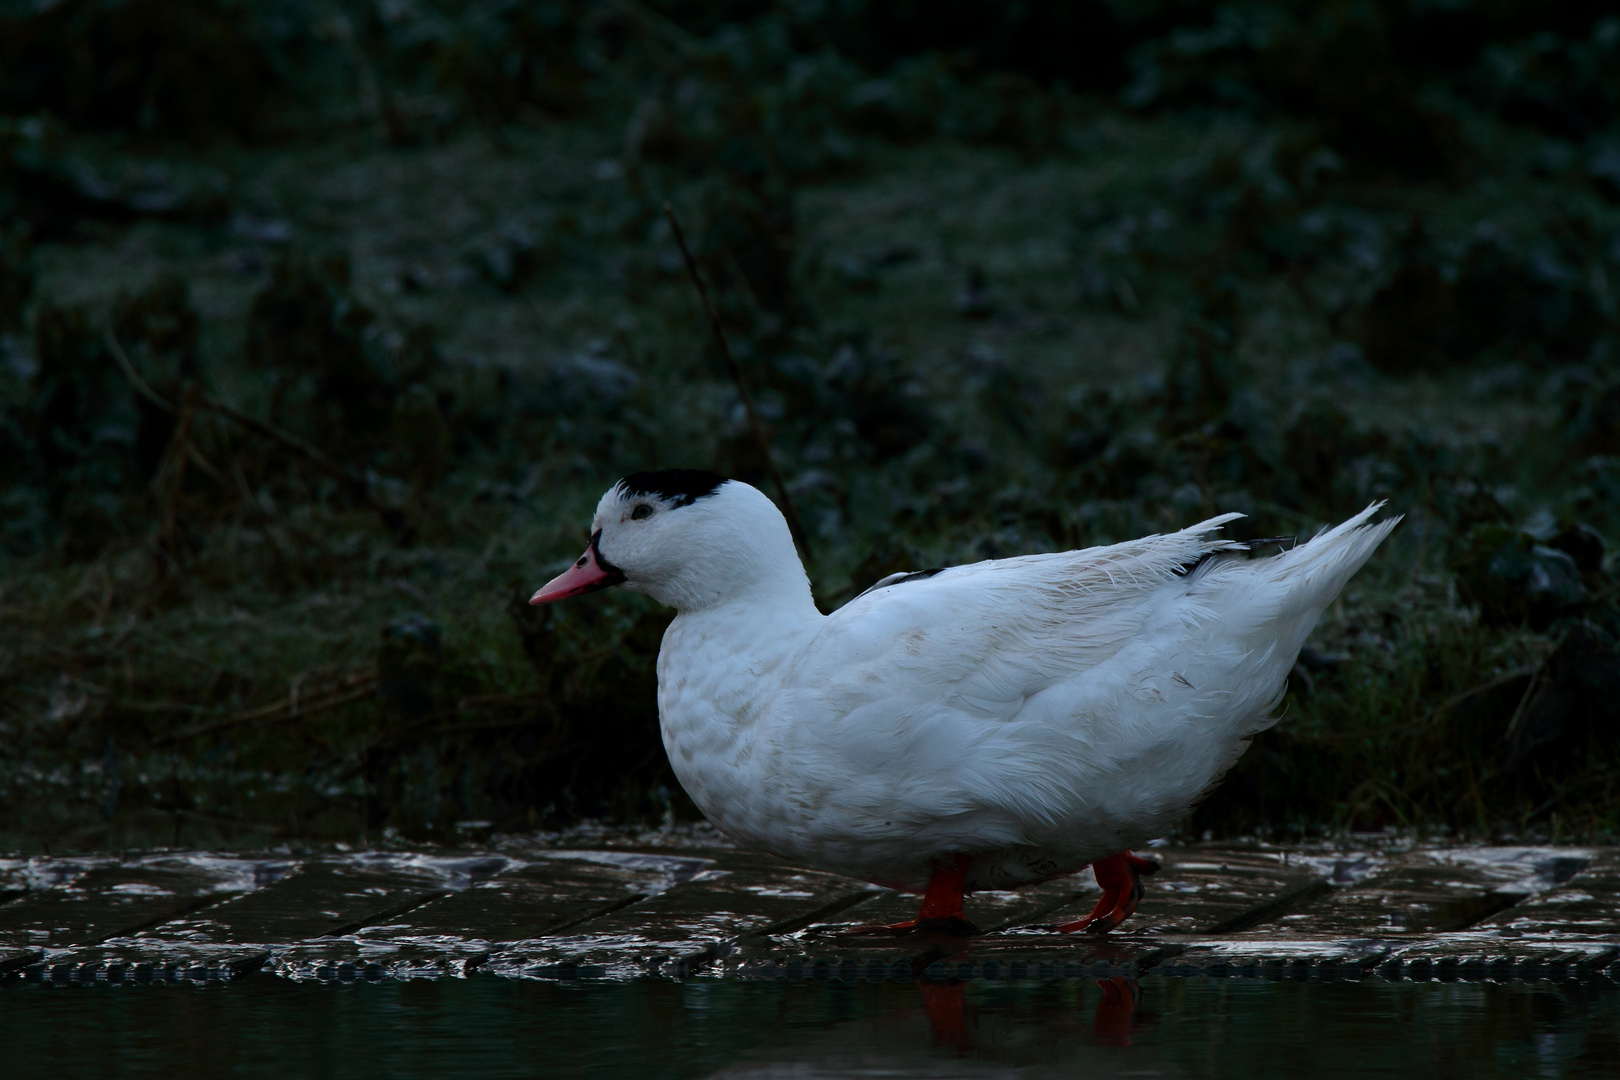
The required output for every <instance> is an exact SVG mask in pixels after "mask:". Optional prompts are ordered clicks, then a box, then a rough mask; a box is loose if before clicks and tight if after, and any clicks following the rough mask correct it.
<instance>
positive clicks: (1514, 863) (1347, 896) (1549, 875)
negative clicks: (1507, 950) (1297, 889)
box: [1245, 848, 1587, 939]
mask: <svg viewBox="0 0 1620 1080" xmlns="http://www.w3.org/2000/svg"><path fill="white" fill-rule="evenodd" d="M1586 858H1587V856H1586V855H1585V853H1572V852H1567V851H1566V852H1564V853H1559V852H1557V851H1554V850H1552V849H1542V848H1467V849H1441V850H1421V851H1410V852H1405V853H1401V854H1395V855H1389V856H1383V857H1377V858H1373V857H1369V858H1368V859H1367V862H1366V866H1365V875H1364V876H1361V875H1360V874H1358V875H1357V876H1356V877H1355V878H1354V879H1353V880H1350V881H1348V882H1345V883H1343V884H1342V885H1340V887H1336V888H1330V889H1328V890H1326V891H1324V893H1323V894H1322V895H1321V896H1320V898H1318V899H1316V900H1314V901H1312V902H1311V903H1309V904H1306V905H1304V906H1302V907H1301V908H1299V910H1297V911H1294V912H1291V913H1286V914H1280V915H1278V916H1277V917H1276V918H1275V919H1272V920H1268V921H1266V922H1265V923H1262V924H1259V925H1256V926H1254V927H1252V928H1250V929H1248V930H1246V931H1245V933H1246V934H1250V935H1258V936H1270V937H1280V938H1288V937H1294V936H1297V935H1301V934H1306V935H1310V936H1316V937H1320V936H1330V937H1344V938H1368V937H1378V938H1395V939H1399V938H1402V937H1409V936H1412V935H1419V934H1435V933H1444V932H1447V931H1454V930H1462V929H1465V928H1467V927H1470V926H1473V925H1475V924H1476V923H1479V922H1481V921H1482V920H1484V919H1487V918H1489V917H1490V916H1492V915H1494V914H1496V913H1498V912H1500V911H1502V910H1503V909H1505V908H1509V907H1512V906H1513V905H1515V904H1518V903H1520V902H1521V901H1523V900H1525V899H1527V898H1528V897H1530V896H1532V895H1534V894H1535V893H1537V892H1539V891H1541V890H1544V889H1548V888H1551V887H1552V886H1554V885H1555V884H1557V881H1556V878H1557V875H1558V874H1560V873H1564V874H1565V875H1566V876H1567V875H1568V874H1570V873H1574V872H1575V869H1576V868H1577V867H1578V866H1580V865H1584V861H1585V859H1586ZM1334 865H1335V868H1336V869H1337V870H1339V871H1341V872H1342V869H1343V867H1344V865H1345V861H1344V860H1337V861H1335V864H1334ZM1352 865H1355V864H1352ZM1329 880H1330V881H1331V880H1332V879H1331V877H1330V878H1329Z"/></svg>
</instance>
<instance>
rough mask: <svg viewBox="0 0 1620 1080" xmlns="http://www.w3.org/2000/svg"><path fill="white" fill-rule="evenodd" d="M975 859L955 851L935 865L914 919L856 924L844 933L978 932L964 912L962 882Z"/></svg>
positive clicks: (965, 879) (964, 881) (964, 880)
mask: <svg viewBox="0 0 1620 1080" xmlns="http://www.w3.org/2000/svg"><path fill="white" fill-rule="evenodd" d="M972 863H973V860H972V858H971V857H969V856H967V855H952V856H950V857H949V858H947V859H942V860H941V861H940V862H938V863H936V864H935V866H934V872H933V874H932V875H931V876H930V877H929V879H928V891H927V892H926V893H924V894H923V898H922V907H921V908H919V909H918V911H917V917H916V918H915V919H907V920H906V921H905V922H897V923H881V924H878V925H876V926H857V927H853V928H851V929H849V930H845V931H842V933H845V934H910V933H914V932H917V933H927V934H959V935H960V934H977V933H978V932H979V928H978V927H977V926H974V925H973V924H972V923H970V922H968V921H967V917H966V916H964V915H963V914H962V886H963V885H964V884H966V882H967V872H968V867H969V866H971V865H972Z"/></svg>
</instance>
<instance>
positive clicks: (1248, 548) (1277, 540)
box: [1176, 536, 1298, 577]
mask: <svg viewBox="0 0 1620 1080" xmlns="http://www.w3.org/2000/svg"><path fill="white" fill-rule="evenodd" d="M1237 543H1238V544H1239V546H1240V547H1241V548H1242V549H1243V550H1237V549H1234V548H1222V549H1220V550H1219V551H1206V552H1204V553H1203V554H1202V555H1200V556H1198V558H1196V559H1194V560H1193V561H1192V562H1190V563H1186V564H1184V565H1183V566H1182V567H1181V568H1180V569H1178V570H1177V571H1176V573H1178V574H1180V575H1181V576H1182V577H1192V576H1193V575H1194V574H1196V573H1198V571H1200V570H1202V569H1203V568H1204V567H1205V566H1206V565H1207V564H1208V563H1209V562H1210V561H1212V560H1214V559H1218V558H1221V557H1223V556H1224V557H1225V558H1228V559H1244V558H1250V557H1252V556H1253V555H1254V553H1255V552H1257V551H1260V550H1262V549H1264V548H1268V547H1273V546H1275V547H1277V548H1279V549H1280V550H1279V551H1278V552H1277V554H1279V555H1281V554H1282V553H1283V552H1284V551H1289V550H1291V549H1292V548H1293V546H1294V545H1295V544H1296V543H1298V541H1297V540H1296V539H1295V538H1294V537H1292V536H1263V537H1261V538H1260V539H1258V540H1239V541H1238V542H1237Z"/></svg>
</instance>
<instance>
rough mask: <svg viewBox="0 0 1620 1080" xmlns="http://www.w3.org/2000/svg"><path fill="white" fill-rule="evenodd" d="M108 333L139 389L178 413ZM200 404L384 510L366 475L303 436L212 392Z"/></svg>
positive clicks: (115, 355) (114, 351)
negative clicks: (353, 469) (224, 400)
mask: <svg viewBox="0 0 1620 1080" xmlns="http://www.w3.org/2000/svg"><path fill="white" fill-rule="evenodd" d="M105 337H106V342H107V347H108V349H110V350H111V351H112V355H113V359H114V360H116V361H117V362H118V366H119V367H120V368H121V369H122V370H123V372H124V377H125V378H126V379H128V380H129V383H130V385H131V386H133V387H134V388H135V392H136V393H137V394H139V395H141V397H143V398H145V399H146V400H148V401H150V402H151V403H152V404H154V405H156V406H157V407H158V408H160V409H162V410H164V411H165V412H167V413H170V414H171V415H176V414H178V413H179V410H178V409H177V408H175V406H174V405H173V404H172V403H170V402H168V401H165V400H164V399H163V398H162V397H160V396H159V395H158V393H157V391H155V390H153V389H152V388H151V387H150V386H148V385H147V384H146V381H145V380H144V379H142V378H141V376H140V373H139V372H137V371H136V370H135V365H133V364H131V363H130V362H129V356H128V354H126V353H125V352H124V347H123V346H122V345H120V344H119V343H118V338H117V337H116V336H115V335H114V334H113V332H112V331H111V330H108V331H107V332H106V335H105ZM197 404H198V405H200V406H202V407H203V408H205V409H211V410H212V411H214V412H216V413H218V414H219V415H221V416H223V417H226V418H227V419H230V420H235V421H236V422H237V423H238V424H241V425H242V426H243V427H245V428H248V429H250V430H252V431H256V432H258V433H259V434H260V435H263V436H264V437H266V438H268V439H271V440H273V441H275V442H278V443H280V444H281V445H282V446H285V447H286V448H287V449H289V450H291V451H292V452H293V453H295V454H297V455H298V456H299V457H302V458H304V459H305V460H307V461H308V462H309V463H310V464H312V465H314V466H315V467H316V468H318V469H320V470H321V471H322V472H324V473H327V474H329V475H330V476H332V477H333V478H335V479H337V480H341V481H342V482H343V483H344V484H346V485H348V486H349V488H350V489H351V490H353V492H354V493H355V495H356V496H357V497H358V498H359V499H360V500H361V501H362V502H364V503H366V504H367V505H369V506H370V507H372V508H373V509H374V510H376V511H378V512H379V513H382V512H383V511H384V507H382V506H381V505H380V504H378V502H377V501H376V499H374V498H372V495H371V485H370V484H369V483H368V482H367V481H366V478H365V477H363V476H356V475H355V474H354V473H352V472H350V471H349V470H348V469H346V468H344V467H343V466H342V465H340V464H338V463H337V462H335V461H333V460H332V459H331V458H329V457H327V456H326V455H325V454H323V453H321V451H319V450H317V449H316V448H315V447H313V446H311V445H310V444H309V443H307V442H305V441H304V440H303V439H300V438H299V437H298V436H296V435H294V434H292V433H291V432H288V431H283V430H281V429H280V428H278V427H276V426H275V425H274V424H271V423H269V422H267V421H264V420H260V419H259V418H258V417H256V416H250V415H248V414H247V413H245V412H243V411H242V410H241V409H238V408H236V407H235V406H234V405H229V404H226V403H225V402H223V401H221V400H219V399H218V398H216V397H214V396H212V395H210V394H201V395H199V396H198V398H197Z"/></svg>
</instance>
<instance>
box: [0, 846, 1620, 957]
mask: <svg viewBox="0 0 1620 1080" xmlns="http://www.w3.org/2000/svg"><path fill="white" fill-rule="evenodd" d="M1156 854H1158V855H1159V856H1160V857H1161V858H1162V860H1163V868H1162V869H1161V870H1160V872H1159V873H1157V874H1155V875H1153V876H1152V877H1151V878H1149V879H1148V881H1147V894H1146V898H1145V899H1144V901H1143V903H1142V905H1141V907H1140V908H1139V909H1138V911H1137V913H1136V915H1135V916H1134V917H1133V919H1132V920H1131V921H1130V922H1129V923H1127V924H1126V926H1125V927H1123V928H1121V930H1119V931H1116V932H1114V933H1111V934H1108V935H1105V936H1098V935H1092V934H1083V933H1081V934H1058V933H1056V932H1055V930H1054V924H1056V923H1059V922H1062V921H1067V920H1071V919H1074V918H1078V917H1080V916H1082V915H1084V914H1085V913H1086V912H1087V911H1089V910H1090V908H1091V906H1092V904H1093V903H1094V902H1095V900H1096V896H1097V890H1096V885H1095V883H1094V882H1093V881H1092V880H1091V876H1090V874H1089V873H1083V874H1078V875H1072V876H1070V877H1068V878H1064V879H1059V880H1057V881H1053V882H1048V883H1046V884H1044V885H1041V886H1037V887H1034V888H1031V889H1026V890H1021V891H1018V892H987V893H981V894H979V895H977V896H975V897H972V898H970V899H969V902H968V909H967V914H968V917H969V918H970V919H973V920H974V921H976V922H977V923H978V925H980V926H981V927H982V928H983V929H984V930H985V931H987V932H986V933H984V934H982V935H980V936H977V937H972V938H961V937H951V936H945V935H929V934H911V935H902V936H894V935H890V936H871V937H868V936H850V935H848V934H847V931H848V930H849V929H850V928H851V927H853V926H857V925H862V924H872V923H886V922H899V921H903V920H906V919H910V918H912V917H914V916H915V914H916V905H917V900H916V898H915V897H911V896H907V895H904V894H899V893H894V892H890V891H887V890H882V889H877V888H874V887H871V886H868V885H865V884H863V883H861V882H857V881H851V880H849V879H846V878H841V877H838V876H836V875H832V874H825V873H819V872H815V871H809V870H803V869H799V868H796V867H793V866H790V865H789V864H787V863H785V862H783V861H781V860H777V859H773V858H771V857H768V856H761V855H754V854H749V853H745V852H738V851H734V850H729V849H691V848H682V849H655V850H636V849H634V848H630V847H627V846H624V845H622V844H618V845H615V844H612V843H609V844H607V845H605V846H604V847H602V848H601V849H583V848H581V849H527V850H521V851H519V850H517V849H513V851H512V853H504V852H490V851H474V852H461V853H455V852H445V851H429V852H397V851H390V852H361V853H348V854H330V855H321V856H309V857H296V856H278V857H266V858H257V859H252V858H238V857H230V856H216V855H209V854H205V853H172V854H165V855H159V856H148V857H144V858H136V859H131V860H127V861H124V862H120V861H117V860H115V859H112V858H111V857H94V858H87V859H77V860H50V859H32V860H10V861H0V872H4V873H5V875H6V880H7V881H10V882H14V883H15V885H14V886H13V887H14V888H16V889H17V890H18V891H19V892H20V893H21V895H20V896H18V897H15V898H13V899H12V900H11V901H9V902H5V903H0V982H3V981H5V980H12V981H16V980H23V981H29V982H39V981H45V982H49V983H51V984H52V985H54V984H56V983H59V982H63V981H66V982H68V983H72V984H74V985H78V984H86V983H92V982H94V983H98V984H99V983H103V982H126V981H127V982H130V983H134V984H144V983H153V984H167V983H173V982H188V981H189V982H229V981H231V980H233V979H236V978H240V977H242V976H244V975H246V974H250V973H252V972H255V971H259V970H262V969H269V970H272V971H275V972H277V973H279V974H281V975H284V976H287V977H290V978H295V979H308V980H318V981H324V982H339V983H341V982H352V981H365V980H376V979H382V978H390V979H407V978H419V977H421V978H443V977H457V976H466V975H469V974H472V973H474V972H493V973H496V974H499V975H503V976H508V977H519V978H539V979H580V978H614V979H621V978H633V977H640V976H647V975H654V976H660V977H666V978H690V977H696V976H703V977H735V978H754V979H794V980H820V981H828V980H839V981H845V982H848V981H857V982H858V981H862V980H866V981H872V980H902V981H904V980H933V981H940V980H944V981H959V980H965V979H987V980H995V979H1047V978H1110V977H1117V976H1138V975H1146V974H1158V975H1168V976H1183V977H1214V978H1221V977H1249V978H1264V979H1309V980H1355V979H1363V978H1368V977H1373V976H1379V977H1384V978H1397V979H1405V980H1425V979H1438V980H1442V981H1447V980H1459V981H1477V980H1485V979H1493V980H1501V979H1504V978H1515V979H1532V978H1533V979H1539V980H1548V979H1550V980H1569V979H1577V980H1586V979H1592V978H1615V979H1620V936H1617V935H1620V853H1617V852H1616V851H1615V850H1613V849H1573V848H1532V847H1526V848H1502V847H1498V848H1489V847H1449V848H1442V847H1432V848H1423V849H1417V850H1392V849H1390V848H1387V847H1386V848H1382V849H1373V848H1369V849H1367V850H1361V851H1357V850H1344V851H1327V850H1314V851H1305V852H1290V851H1283V850H1280V849H1276V848H1273V847H1268V846H1263V845H1262V846H1256V845H1249V846H1243V847H1234V846H1214V845H1192V846H1189V847H1185V848H1176V849H1160V850H1159V851H1158V852H1157V853H1156Z"/></svg>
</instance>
